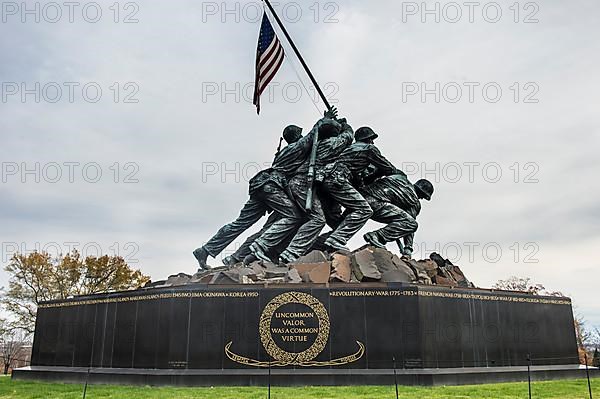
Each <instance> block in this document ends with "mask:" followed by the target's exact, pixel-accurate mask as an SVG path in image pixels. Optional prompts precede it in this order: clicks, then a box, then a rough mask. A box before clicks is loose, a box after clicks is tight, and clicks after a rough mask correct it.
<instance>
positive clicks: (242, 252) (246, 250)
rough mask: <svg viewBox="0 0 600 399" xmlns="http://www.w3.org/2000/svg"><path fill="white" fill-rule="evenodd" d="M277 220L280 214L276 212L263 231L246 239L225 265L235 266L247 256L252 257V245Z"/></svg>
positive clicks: (270, 217) (227, 259)
mask: <svg viewBox="0 0 600 399" xmlns="http://www.w3.org/2000/svg"><path fill="white" fill-rule="evenodd" d="M277 219H279V214H278V213H276V212H273V213H271V215H270V216H269V218H268V219H267V222H266V223H265V225H264V226H263V227H262V229H260V231H258V232H256V233H254V234H252V235H251V236H250V237H248V238H247V239H246V241H244V243H243V244H242V245H241V246H240V247H239V248H238V249H237V250H236V251H235V252H234V253H233V254H231V255H229V256H228V257H227V258H226V261H225V260H224V261H223V263H225V264H227V265H234V264H236V263H238V262H241V261H243V260H244V258H245V257H246V256H248V255H250V253H251V252H250V245H251V244H252V243H254V241H256V239H257V238H258V237H260V236H261V235H262V234H264V232H265V231H267V230H268V229H269V227H271V225H273V223H275V222H276V221H277Z"/></svg>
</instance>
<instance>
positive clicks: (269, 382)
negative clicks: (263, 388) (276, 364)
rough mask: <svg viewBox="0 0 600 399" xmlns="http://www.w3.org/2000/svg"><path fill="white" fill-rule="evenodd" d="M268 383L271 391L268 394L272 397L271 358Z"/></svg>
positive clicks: (268, 396) (269, 397)
mask: <svg viewBox="0 0 600 399" xmlns="http://www.w3.org/2000/svg"><path fill="white" fill-rule="evenodd" d="M268 384H269V391H268V394H267V398H268V399H271V360H269V381H268Z"/></svg>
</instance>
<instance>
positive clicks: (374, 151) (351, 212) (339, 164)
mask: <svg viewBox="0 0 600 399" xmlns="http://www.w3.org/2000/svg"><path fill="white" fill-rule="evenodd" d="M377 137H378V135H377V134H376V133H375V132H374V131H373V129H371V128H369V127H361V128H360V129H358V130H357V131H356V135H355V139H356V142H355V143H354V144H352V145H351V146H349V147H348V148H346V149H345V150H344V151H343V152H342V154H341V155H340V156H339V158H338V159H337V160H336V161H335V162H332V163H330V164H329V165H327V166H326V167H325V168H324V169H323V170H322V174H321V177H320V180H321V181H322V188H323V190H324V191H325V193H326V194H327V195H329V196H330V197H331V198H332V199H333V200H334V201H335V202H337V203H338V204H340V205H341V206H343V207H344V208H345V212H344V218H343V220H342V221H341V223H340V224H339V226H338V227H337V228H336V229H335V230H334V231H333V232H332V233H331V234H330V235H329V237H328V238H327V239H326V240H325V245H326V246H327V247H329V248H330V249H333V250H338V249H345V245H346V243H347V242H348V240H349V239H350V238H352V236H354V234H356V233H357V232H358V231H359V230H360V229H361V228H362V227H363V226H364V225H365V223H366V222H367V221H368V220H369V218H370V217H371V215H372V214H373V210H372V209H371V207H370V205H369V203H368V202H367V201H366V200H365V198H364V197H363V196H362V195H361V193H360V192H359V191H358V190H357V189H356V187H355V186H360V178H361V174H362V173H363V172H364V171H365V170H366V169H367V168H368V167H369V165H373V166H374V167H375V172H374V173H375V176H374V177H379V176H388V175H391V174H394V173H396V171H397V169H396V168H395V167H394V165H392V163H391V162H390V161H388V160H387V159H386V158H385V157H384V156H383V155H381V153H380V152H379V149H378V148H377V147H376V146H375V145H374V144H373V142H374V140H375V139H376V138H377Z"/></svg>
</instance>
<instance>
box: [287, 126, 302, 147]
mask: <svg viewBox="0 0 600 399" xmlns="http://www.w3.org/2000/svg"><path fill="white" fill-rule="evenodd" d="M301 137H302V128H301V127H300V126H296V125H289V126H287V127H286V128H285V129H283V138H284V139H285V141H286V142H287V143H288V144H291V143H295V142H296V141H298V140H300V138H301Z"/></svg>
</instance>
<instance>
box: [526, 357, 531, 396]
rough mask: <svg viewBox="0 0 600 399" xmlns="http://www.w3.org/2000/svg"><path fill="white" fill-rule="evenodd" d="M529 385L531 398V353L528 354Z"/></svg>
mask: <svg viewBox="0 0 600 399" xmlns="http://www.w3.org/2000/svg"><path fill="white" fill-rule="evenodd" d="M527 385H528V386H529V399H531V353H529V354H527Z"/></svg>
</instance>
